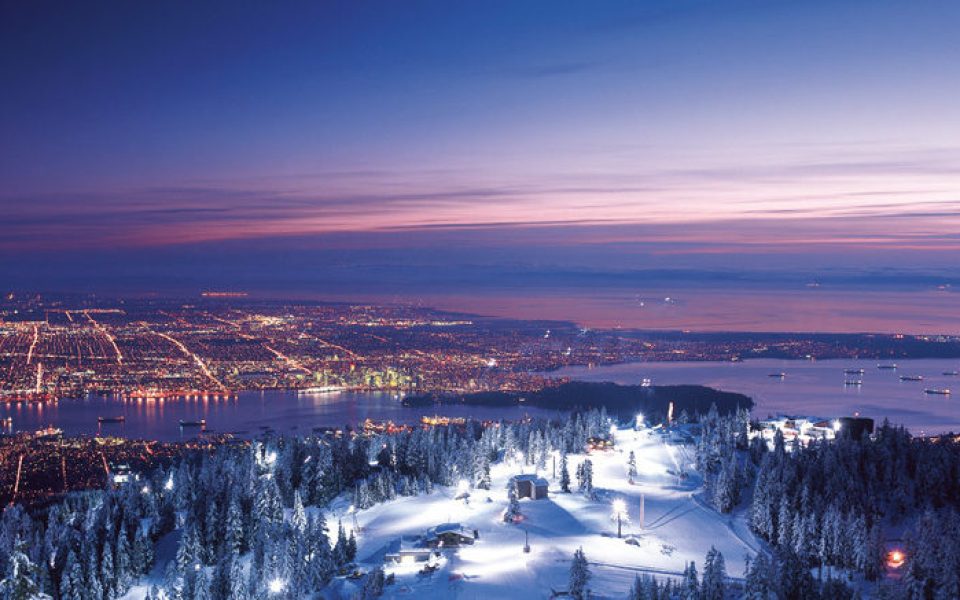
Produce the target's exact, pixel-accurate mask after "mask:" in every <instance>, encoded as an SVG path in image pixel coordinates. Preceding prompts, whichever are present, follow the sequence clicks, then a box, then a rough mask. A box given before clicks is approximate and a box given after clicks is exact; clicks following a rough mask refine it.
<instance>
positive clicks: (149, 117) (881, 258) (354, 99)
mask: <svg viewBox="0 0 960 600" xmlns="http://www.w3.org/2000/svg"><path fill="white" fill-rule="evenodd" d="M0 7H2V8H0V81H3V90H4V91H3V93H2V94H0V215H2V224H3V225H2V235H0V281H4V282H6V287H11V288H17V289H33V290H37V289H39V290H50V291H56V290H62V291H97V292H103V293H124V294H143V293H161V294H164V293H186V294H193V293H196V292H197V291H198V290H201V289H213V288H217V289H220V288H223V289H226V288H230V289H246V290H249V291H251V292H254V293H257V294H261V295H273V296H281V295H285V296H302V297H331V298H333V297H337V298H346V297H357V298H390V299H394V300H398V301H427V302H431V303H436V304H441V305H444V306H446V307H453V308H457V307H469V308H471V309H476V310H479V311H481V312H482V311H484V310H485V309H486V310H489V311H495V312H497V313H498V314H515V315H516V316H529V315H530V314H537V312H538V310H539V309H538V305H542V303H540V301H538V300H535V299H537V298H550V299H551V306H553V305H556V306H560V305H562V306H563V308H557V309H556V310H555V311H551V312H550V314H551V316H557V317H563V318H570V319H573V320H581V321H583V322H585V323H591V324H596V325H612V324H613V325H640V326H651V327H657V326H667V327H680V328H683V327H685V326H688V325H689V326H691V327H694V328H726V327H732V328H737V327H745V328H757V329H779V328H781V325H782V324H783V323H788V324H789V326H790V327H795V328H801V329H818V328H824V327H826V328H829V329H834V328H835V329H849V328H851V327H854V326H853V324H852V323H851V322H850V312H851V303H852V305H853V307H852V310H853V311H854V312H855V313H856V314H858V315H861V317H863V318H858V319H857V321H856V326H855V327H856V328H858V329H859V328H867V329H876V330H880V329H890V328H893V329H897V330H899V329H900V328H902V327H906V328H910V329H916V328H921V327H922V328H926V329H925V331H929V330H930V328H932V329H934V330H936V329H944V330H947V331H956V332H960V316H958V317H956V318H951V308H952V307H953V306H955V305H956V295H955V294H954V291H953V289H954V288H956V287H957V286H960V266H958V265H960V260H958V259H960V195H958V194H960V108H958V104H957V98H958V97H960V36H957V35H956V23H957V22H960V4H958V3H956V2H952V1H942V2H941V1H927V0H919V1H897V2H893V1H888V0H864V1H857V0H849V1H845V0H833V1H818V0H811V1H807V2H793V1H784V2H779V1H776V0H767V1H739V0H729V1H720V2H718V1H715V0H713V1H710V0H703V1H695V0H667V1H658V0H650V1H644V2H601V3H597V2H564V1H550V2H540V1H529V2H495V1H489V2H453V3H452V2H404V3H398V2H302V3H301V2H273V3H264V2H245V1H236V0H234V1H232V2H203V3H196V2H172V1H171V2H162V3H140V2H92V3H77V2H63V3H53V2H43V1H37V2H2V3H0ZM744 294H746V295H747V297H749V298H751V299H753V300H751V302H753V303H762V304H763V305H764V306H774V307H776V306H785V304H783V303H784V302H787V301H789V302H790V303H792V304H791V305H796V306H798V307H800V308H802V309H803V311H806V312H810V314H811V316H809V317H804V318H793V317H791V318H786V315H784V314H778V313H777V311H776V310H772V311H770V310H768V311H760V312H763V314H764V315H766V316H763V317H758V316H756V315H757V314H759V313H758V311H757V310H756V307H745V305H744V302H743V301H742V298H744ZM666 297H670V298H671V299H672V300H671V302H666V301H665V300H664V298H666ZM602 298H614V299H615V301H613V302H612V303H611V302H606V301H603V300H602ZM645 298H650V299H654V301H653V302H654V304H656V303H659V305H660V306H661V307H666V308H664V310H666V311H667V312H666V313H663V312H662V311H661V313H656V314H649V315H648V314H647V313H649V312H651V311H646V312H643V311H640V313H643V314H642V315H640V316H638V311H637V310H636V309H637V306H638V305H639V304H640V303H643V305H644V307H647V306H650V304H648V303H647V302H646V301H645V300H644V299H645ZM722 298H727V299H728V300H727V301H724V302H721V301H720V300H719V299H722ZM561 299H562V302H561ZM784 299H787V300H784ZM715 301H716V302H715ZM928 301H929V302H931V303H932V304H931V305H930V306H927V304H926V302H928ZM531 302H532V307H531ZM914 303H915V304H914ZM711 304H713V305H721V304H722V305H724V306H727V307H728V308H727V309H725V310H723V311H720V312H717V311H713V312H711V310H708V309H706V308H705V307H706V306H709V305H711ZM746 304H747V305H750V303H746ZM741 305H744V306H741ZM524 306H526V307H528V308H527V309H524V308H523V307H524ZM751 306H752V305H751ZM911 306H915V311H914V312H918V311H920V310H922V311H923V312H924V313H925V314H924V315H922V318H923V321H922V322H917V321H916V320H914V321H909V322H908V321H906V320H904V319H903V314H904V313H908V312H910V310H909V309H910V307H911ZM921 306H922V307H923V308H922V309H921V308H919V307H921ZM684 307H686V308H684ZM694 307H700V308H694ZM670 311H673V312H670ZM803 311H801V312H803ZM791 312H792V314H793V316H794V317H796V315H797V314H800V313H798V312H796V311H791ZM521 313H522V314H521ZM941 314H943V315H945V317H944V318H943V319H940V317H939V316H937V317H936V318H931V315H941ZM864 315H870V316H868V317H867V316H864ZM897 315H900V316H899V317H898V316H897ZM891 319H894V320H893V321H891ZM897 319H900V320H897ZM891 323H892V324H891Z"/></svg>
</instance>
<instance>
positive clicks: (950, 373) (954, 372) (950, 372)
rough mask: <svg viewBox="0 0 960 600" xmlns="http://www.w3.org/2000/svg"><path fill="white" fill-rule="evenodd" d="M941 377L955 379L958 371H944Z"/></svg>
mask: <svg viewBox="0 0 960 600" xmlns="http://www.w3.org/2000/svg"><path fill="white" fill-rule="evenodd" d="M943 375H945V376H947V377H956V376H957V375H960V371H944V372H943Z"/></svg>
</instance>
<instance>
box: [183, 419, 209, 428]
mask: <svg viewBox="0 0 960 600" xmlns="http://www.w3.org/2000/svg"><path fill="white" fill-rule="evenodd" d="M206 426H207V420H206V419H200V420H199V421H184V420H183V419H180V427H206Z"/></svg>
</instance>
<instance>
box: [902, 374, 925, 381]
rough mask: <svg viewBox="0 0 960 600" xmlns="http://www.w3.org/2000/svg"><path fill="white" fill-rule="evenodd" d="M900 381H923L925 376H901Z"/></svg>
mask: <svg viewBox="0 0 960 600" xmlns="http://www.w3.org/2000/svg"><path fill="white" fill-rule="evenodd" d="M900 381H923V375H901V376H900Z"/></svg>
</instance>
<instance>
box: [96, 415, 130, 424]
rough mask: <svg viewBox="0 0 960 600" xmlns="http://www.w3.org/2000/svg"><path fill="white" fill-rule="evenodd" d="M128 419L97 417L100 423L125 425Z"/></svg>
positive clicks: (123, 417)
mask: <svg viewBox="0 0 960 600" xmlns="http://www.w3.org/2000/svg"><path fill="white" fill-rule="evenodd" d="M126 420H127V418H126V417H125V416H123V415H120V416H119V417H97V422H98V423H123V422H124V421H126Z"/></svg>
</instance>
